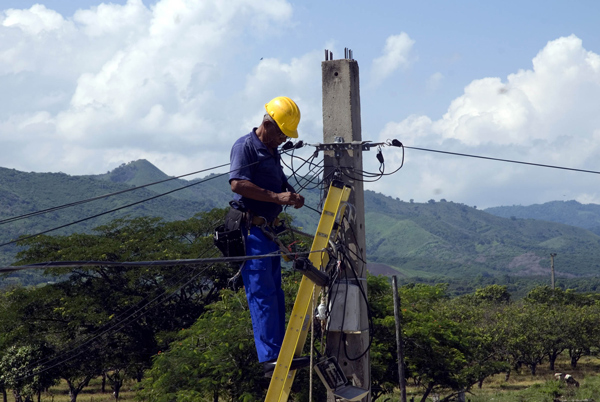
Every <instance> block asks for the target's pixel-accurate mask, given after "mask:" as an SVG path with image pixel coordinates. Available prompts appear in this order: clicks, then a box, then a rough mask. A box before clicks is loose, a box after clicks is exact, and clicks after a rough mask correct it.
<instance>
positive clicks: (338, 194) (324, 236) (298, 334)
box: [265, 181, 352, 402]
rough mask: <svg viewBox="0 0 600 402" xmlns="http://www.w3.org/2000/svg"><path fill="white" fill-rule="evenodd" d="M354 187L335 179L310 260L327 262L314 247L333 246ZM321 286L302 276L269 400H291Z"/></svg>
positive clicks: (272, 381) (321, 262)
mask: <svg viewBox="0 0 600 402" xmlns="http://www.w3.org/2000/svg"><path fill="white" fill-rule="evenodd" d="M351 191H352V190H351V188H350V187H349V186H345V185H344V184H343V183H341V182H339V181H334V182H332V183H331V185H330V186H329V192H328V193H327V198H326V199H325V204H324V206H323V212H322V213H321V219H320V220H319V225H318V226H317V232H316V234H315V238H314V240H313V244H312V247H311V249H310V250H311V251H313V252H312V253H311V254H310V256H309V260H310V262H311V263H312V264H313V265H314V266H315V267H317V268H318V269H320V270H322V269H323V267H324V266H325V265H327V262H328V261H329V256H328V254H327V253H326V252H324V251H323V252H320V253H318V252H314V251H318V250H324V249H326V248H327V247H328V246H329V239H330V238H332V232H333V237H334V238H335V236H336V235H337V228H338V226H336V225H335V223H336V221H338V222H339V220H340V219H341V217H343V216H344V211H345V210H346V202H347V201H348V197H350V192H351ZM338 218H340V219H338ZM320 290H321V288H320V287H319V286H317V285H316V284H315V283H314V282H312V281H311V280H310V279H308V278H307V277H306V276H304V275H303V276H302V281H301V282H300V288H299V289H298V295H297V296H296V301H295V302H294V308H293V309H292V314H291V316H290V321H289V323H288V326H287V330H286V332H285V336H284V338H283V344H282V345H281V351H280V352H279V357H278V359H277V364H276V366H275V370H274V371H273V377H272V378H271V383H270V384H269V390H268V391H267V397H266V399H265V402H286V401H287V400H288V397H289V394H290V390H291V388H292V383H293V382H294V377H295V375H296V371H295V370H294V371H290V365H291V363H292V359H293V358H294V357H295V356H296V357H297V356H300V354H301V353H302V349H303V348H304V343H305V342H306V335H307V333H308V328H309V327H310V320H311V319H312V311H313V310H314V306H312V308H311V310H310V311H309V307H311V304H312V296H313V292H315V293H316V294H319V292H320Z"/></svg>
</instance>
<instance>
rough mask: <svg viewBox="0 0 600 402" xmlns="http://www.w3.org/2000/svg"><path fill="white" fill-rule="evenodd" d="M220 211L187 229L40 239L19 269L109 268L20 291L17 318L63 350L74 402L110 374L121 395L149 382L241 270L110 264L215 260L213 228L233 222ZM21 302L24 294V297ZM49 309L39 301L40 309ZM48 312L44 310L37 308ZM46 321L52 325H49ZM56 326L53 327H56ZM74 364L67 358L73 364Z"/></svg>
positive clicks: (109, 229) (151, 222) (164, 225)
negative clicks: (154, 366) (59, 264)
mask: <svg viewBox="0 0 600 402" xmlns="http://www.w3.org/2000/svg"><path fill="white" fill-rule="evenodd" d="M224 212H225V211H224V210H214V211H211V212H210V213H203V214H199V215H198V216H197V217H195V218H192V219H189V220H187V221H178V222H164V221H162V220H160V219H157V218H136V219H120V220H116V221H114V222H112V223H110V224H108V225H104V226H101V227H99V228H97V229H96V233H95V234H73V235H70V236H52V237H51V236H39V237H36V238H33V239H29V240H26V241H24V242H22V245H24V246H28V248H27V249H26V250H24V251H22V252H21V253H20V254H19V257H20V263H22V264H25V263H34V262H42V261H61V260H62V261H100V263H99V264H98V266H93V267H90V266H84V267H80V268H76V269H61V268H56V269H49V270H46V273H47V274H51V275H56V276H59V277H63V278H64V275H66V274H69V276H68V278H67V279H66V280H64V281H62V282H59V283H56V284H53V285H48V286H45V287H43V288H40V289H33V290H22V291H20V292H18V296H19V297H21V299H22V300H21V301H20V302H19V300H17V299H14V301H15V303H16V305H18V306H20V307H19V308H17V309H16V311H17V312H18V316H19V317H18V318H19V319H21V320H24V322H25V325H22V326H21V327H26V328H28V330H29V332H30V333H36V334H40V336H41V337H44V341H45V342H47V343H49V344H51V345H54V349H55V350H56V353H57V355H56V360H55V361H56V362H58V363H60V366H61V369H60V375H61V376H62V377H63V378H65V380H66V381H67V384H68V385H69V389H70V393H71V400H72V401H73V402H74V401H75V400H76V398H77V394H78V393H79V392H80V391H81V390H82V389H83V388H84V387H85V386H87V384H88V383H89V380H90V379H91V378H93V376H96V375H99V374H100V373H102V372H103V371H106V372H108V374H109V376H108V378H109V380H110V381H111V384H112V386H113V390H114V391H115V394H116V395H118V392H119V389H120V384H122V381H123V379H124V378H125V377H130V378H136V379H138V380H140V379H141V376H142V373H143V371H144V370H145V369H146V368H149V367H150V364H151V358H152V356H154V355H156V353H157V352H158V351H159V350H164V349H166V347H167V345H168V344H169V343H170V342H171V341H172V340H173V339H174V338H175V336H176V333H177V332H178V331H179V330H181V328H187V327H189V326H191V325H192V324H193V323H194V322H195V320H196V319H197V318H198V317H199V316H200V315H201V314H202V312H203V311H204V309H205V307H206V306H207V305H209V304H210V303H212V302H213V301H215V300H217V298H218V290H219V289H220V288H223V287H225V286H226V284H227V280H228V278H229V277H231V276H232V275H233V273H234V272H235V271H233V269H232V268H231V267H228V266H225V265H222V264H221V265H220V266H218V267H217V266H212V267H211V266H209V267H201V268H196V267H190V266H178V267H159V266H152V265H150V266H143V267H140V268H130V267H124V266H116V267H115V266H107V265H102V263H101V262H102V261H148V260H164V259H184V258H197V257H198V256H200V255H202V256H215V255H216V254H217V251H216V249H214V247H213V245H212V238H211V237H210V235H211V234H212V231H213V228H214V227H215V226H216V224H217V222H218V220H219V219H220V218H221V217H222V215H223V214H224ZM16 296H17V294H15V297H16ZM36 300H40V302H36ZM36 303H37V304H42V305H41V306H40V308H39V309H35V308H32V306H35V305H36ZM41 317H43V319H40V318H41ZM48 317H49V318H48ZM65 356H66V357H69V358H66V357H65Z"/></svg>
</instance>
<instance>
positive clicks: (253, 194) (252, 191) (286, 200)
mask: <svg viewBox="0 0 600 402" xmlns="http://www.w3.org/2000/svg"><path fill="white" fill-rule="evenodd" d="M292 190H293V189H292ZM231 191H233V192H234V193H237V194H239V195H241V196H242V197H246V198H251V199H253V200H257V201H265V202H272V203H275V204H278V205H293V206H294V208H296V209H297V208H301V207H302V206H303V205H304V197H303V196H301V195H300V194H296V193H294V192H291V191H287V192H283V193H274V192H273V191H270V190H265V189H264V188H262V187H258V186H257V185H256V184H254V183H252V182H251V181H248V180H231Z"/></svg>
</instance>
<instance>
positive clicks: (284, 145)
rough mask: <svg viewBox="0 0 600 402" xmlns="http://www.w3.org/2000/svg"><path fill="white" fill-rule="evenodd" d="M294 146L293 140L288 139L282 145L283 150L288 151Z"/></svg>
mask: <svg viewBox="0 0 600 402" xmlns="http://www.w3.org/2000/svg"><path fill="white" fill-rule="evenodd" d="M293 148H294V143H293V142H292V141H288V142H286V143H285V144H283V146H282V147H281V150H282V151H287V150H290V149H293Z"/></svg>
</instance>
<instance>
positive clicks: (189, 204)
mask: <svg viewBox="0 0 600 402" xmlns="http://www.w3.org/2000/svg"><path fill="white" fill-rule="evenodd" d="M128 188H131V186H130V185H128V184H125V183H121V182H112V181H105V180H98V179H97V178H95V177H94V176H69V175H66V174H64V173H25V172H19V171H17V170H14V169H6V168H0V221H1V220H4V219H7V218H12V217H16V216H21V215H25V214H30V213H33V212H36V211H40V210H44V209H50V208H54V207H57V206H60V205H64V204H68V203H74V202H76V201H80V200H85V199H88V198H93V197H97V196H101V195H104V194H108V193H114V192H118V191H121V190H124V189H128ZM156 195H157V193H156V192H154V191H151V190H148V189H139V190H135V191H132V192H128V193H124V194H120V195H118V196H114V197H109V198H102V199H99V200H96V201H92V202H89V203H86V204H82V205H78V206H73V207H70V208H66V209H60V210H56V211H54V212H50V213H46V214H43V215H38V216H35V217H30V218H27V219H22V220H18V221H15V222H11V223H4V224H2V231H0V243H5V242H8V241H11V240H13V239H16V238H17V237H19V236H20V235H30V234H35V233H40V232H42V231H45V230H48V229H51V228H55V227H58V226H61V225H64V224H67V223H70V222H75V221H78V220H81V219H83V218H87V217H90V216H93V215H96V214H100V213H102V212H105V211H108V210H112V209H116V208H119V207H121V206H124V205H127V204H131V203H135V202H138V201H141V200H144V199H147V198H150V197H153V196H156ZM212 207H213V203H212V202H209V201H207V200H202V199H197V200H192V199H174V198H172V197H168V196H167V197H161V198H157V199H155V200H152V201H149V202H144V203H141V204H138V205H136V206H133V207H130V208H127V209H123V210H120V211H117V212H113V213H110V214H107V215H104V216H101V217H98V218H94V219H92V220H89V221H85V222H81V223H78V224H76V225H72V226H69V227H66V228H63V229H59V230H57V231H55V232H52V233H51V234H68V233H73V232H88V231H90V230H91V229H92V228H94V227H97V226H100V225H102V224H105V223H107V222H110V221H111V220H113V219H115V218H119V217H125V216H130V217H135V216H160V217H163V218H164V219H167V220H178V219H187V218H189V217H191V216H193V215H194V214H195V213H196V212H199V211H203V210H207V209H210V208H212ZM16 251H17V248H16V247H15V246H12V245H11V246H5V247H3V248H2V249H0V263H2V264H6V263H9V262H11V261H12V260H13V255H14V253H15V252H16Z"/></svg>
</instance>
